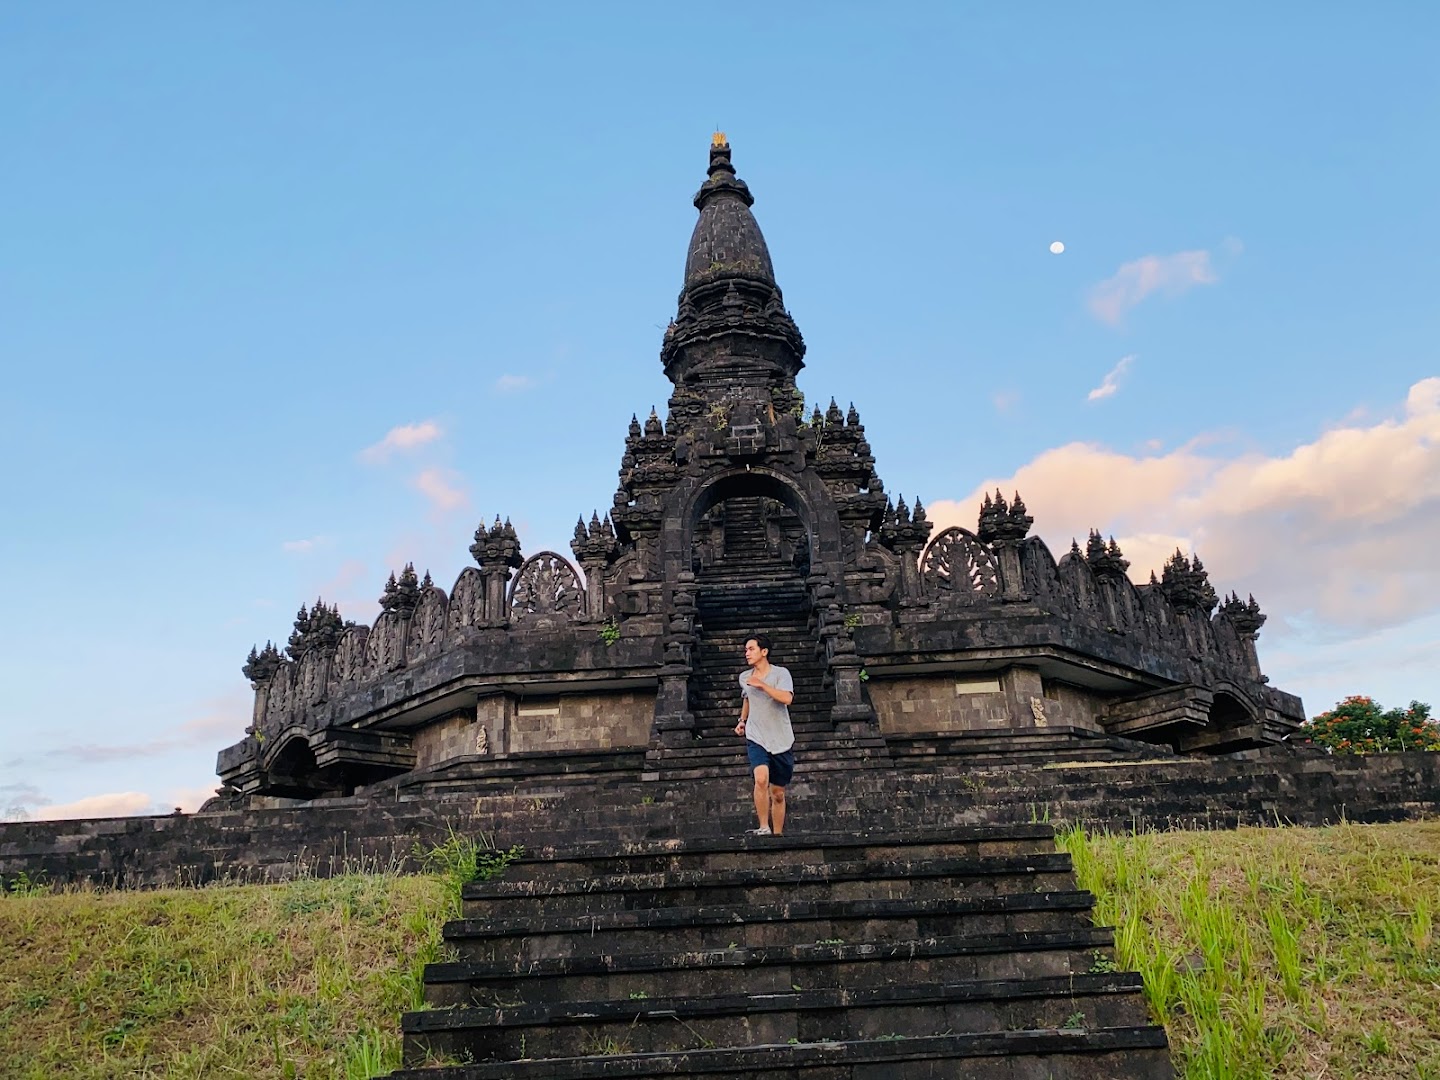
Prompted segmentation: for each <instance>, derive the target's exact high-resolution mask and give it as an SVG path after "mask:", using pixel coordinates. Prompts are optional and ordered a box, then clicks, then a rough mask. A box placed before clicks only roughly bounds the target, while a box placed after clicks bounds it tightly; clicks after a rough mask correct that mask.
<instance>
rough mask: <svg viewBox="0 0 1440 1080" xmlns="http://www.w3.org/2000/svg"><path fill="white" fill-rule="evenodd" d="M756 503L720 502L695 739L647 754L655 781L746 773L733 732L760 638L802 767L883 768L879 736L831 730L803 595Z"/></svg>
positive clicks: (693, 700) (693, 695) (705, 600)
mask: <svg viewBox="0 0 1440 1080" xmlns="http://www.w3.org/2000/svg"><path fill="white" fill-rule="evenodd" d="M761 503H762V500H760V499H732V500H730V501H729V502H727V503H726V504H725V544H724V551H723V553H722V554H721V555H720V556H719V557H718V558H717V559H716V560H715V561H714V562H713V563H712V564H711V565H710V566H708V567H706V568H705V569H704V570H703V571H702V572H701V574H700V575H699V577H698V582H697V584H698V595H697V603H696V607H697V621H698V622H699V624H700V640H699V642H698V644H697V645H696V648H695V653H694V659H693V662H694V674H693V675H692V676H691V678H690V711H691V713H692V714H693V715H694V717H695V743H694V745H693V746H687V747H682V748H679V749H669V750H666V751H665V752H664V753H662V754H660V755H657V756H652V767H653V766H655V765H658V768H657V769H656V770H655V774H656V777H657V778H659V779H661V780H687V779H692V780H693V779H703V778H708V777H716V776H726V775H748V773H749V767H748V765H747V764H746V760H745V745H744V741H743V740H742V739H740V738H739V737H738V736H736V734H735V722H736V720H737V719H738V718H739V716H740V684H739V674H740V672H741V671H743V670H744V668H745V657H744V649H745V641H746V639H748V638H750V637H752V636H753V635H755V634H757V633H763V634H767V635H768V636H769V637H770V638H771V640H772V641H773V643H774V646H773V648H772V649H771V651H770V660H771V662H772V663H775V664H779V665H780V666H781V667H784V668H787V669H788V670H789V671H790V675H791V677H792V678H793V679H794V683H795V701H794V703H793V704H792V705H791V707H790V720H791V724H792V726H793V727H794V729H795V750H796V758H797V760H803V762H804V767H805V768H806V769H814V770H820V771H827V770H835V769H842V770H843V769H854V768H868V767H886V766H888V764H889V761H888V758H887V755H886V752H885V744H884V741H883V740H882V739H880V738H878V737H873V738H868V739H866V738H855V737H850V736H845V735H840V734H837V733H836V732H835V730H834V728H833V726H832V724H831V721H830V710H831V708H832V707H833V706H834V703H835V695H834V693H833V691H832V690H831V688H830V686H829V685H828V679H827V676H826V672H825V661H824V656H823V652H822V650H821V648H820V645H819V640H818V638H817V636H816V633H815V630H814V628H813V627H812V625H811V601H810V595H809V592H808V590H807V588H806V585H805V581H804V579H803V577H802V576H801V574H800V572H799V571H798V570H797V569H796V567H795V566H794V564H793V562H788V561H786V560H785V559H784V558H782V557H781V556H780V555H778V554H777V553H776V552H774V551H772V550H771V544H770V540H769V538H768V537H767V533H766V524H765V520H764V517H763V514H762V509H761Z"/></svg>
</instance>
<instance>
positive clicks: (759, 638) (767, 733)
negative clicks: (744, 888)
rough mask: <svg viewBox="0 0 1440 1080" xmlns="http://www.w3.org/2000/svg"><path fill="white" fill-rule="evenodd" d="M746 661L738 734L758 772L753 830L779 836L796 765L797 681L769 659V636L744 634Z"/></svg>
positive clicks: (764, 834) (742, 673) (736, 732)
mask: <svg viewBox="0 0 1440 1080" xmlns="http://www.w3.org/2000/svg"><path fill="white" fill-rule="evenodd" d="M745 663H747V664H749V665H750V666H749V667H748V668H747V669H746V670H744V671H742V672H741V673H740V695H741V698H742V701H741V705H740V722H739V723H738V724H736V725H735V734H736V735H739V736H741V737H742V738H743V739H744V740H745V750H746V753H747V754H749V757H750V768H751V770H752V771H753V772H754V774H755V813H756V815H757V816H758V817H759V819H760V827H759V828H758V829H751V830H750V832H751V834H752V835H755V836H771V835H774V836H779V835H780V834H781V833H783V832H784V831H785V786H786V785H787V784H789V783H790V776H791V774H793V773H794V771H795V751H794V749H793V748H794V746H795V732H794V729H792V728H791V727H790V703H791V702H792V701H794V700H795V683H794V681H793V680H792V679H791V678H790V672H789V671H787V670H786V669H785V668H783V667H779V666H777V665H775V664H772V663H770V639H769V638H768V637H766V636H765V635H764V634H756V635H754V636H753V637H751V638H749V639H747V640H746V642H745Z"/></svg>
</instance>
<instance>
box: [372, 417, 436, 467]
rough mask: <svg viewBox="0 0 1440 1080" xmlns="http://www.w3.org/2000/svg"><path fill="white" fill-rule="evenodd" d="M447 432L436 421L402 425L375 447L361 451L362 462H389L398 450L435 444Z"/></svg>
mask: <svg viewBox="0 0 1440 1080" xmlns="http://www.w3.org/2000/svg"><path fill="white" fill-rule="evenodd" d="M444 434H445V431H444V429H443V428H441V426H440V425H439V424H438V423H436V422H435V421H434V420H421V421H420V422H419V423H418V424H401V425H400V426H399V427H393V428H391V429H390V430H389V431H387V432H386V433H385V437H384V438H383V439H381V440H380V441H379V442H378V443H376V444H375V445H373V446H367V447H366V448H365V449H364V450H361V451H360V460H361V461H364V462H368V463H370V464H378V463H380V462H382V461H385V460H387V459H388V458H389V457H390V455H391V454H393V453H395V452H396V451H397V450H413V449H414V448H415V447H417V446H424V445H425V444H426V443H430V442H434V441H435V440H436V439H438V438H440V437H441V436H442V435H444Z"/></svg>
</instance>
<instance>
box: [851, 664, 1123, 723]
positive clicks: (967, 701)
mask: <svg viewBox="0 0 1440 1080" xmlns="http://www.w3.org/2000/svg"><path fill="white" fill-rule="evenodd" d="M869 691H870V701H871V703H872V704H873V705H874V707H875V714H876V717H877V718H878V719H879V722H880V731H881V733H882V734H884V735H898V736H905V735H924V734H937V733H945V732H954V731H997V730H1006V731H1009V730H1014V729H1025V728H1044V727H1049V726H1053V725H1064V726H1069V727H1084V728H1091V729H1093V730H1096V731H1098V730H1100V729H1099V727H1098V725H1097V724H1096V723H1095V721H1094V719H1093V717H1094V711H1095V709H1096V708H1097V705H1096V699H1095V697H1094V695H1092V694H1091V693H1090V692H1088V691H1086V690H1083V689H1081V688H1079V687H1074V686H1070V685H1068V684H1065V683H1053V682H1049V681H1046V680H1042V679H1041V677H1040V673H1039V672H1038V671H1036V670H1034V669H1033V668H1027V667H1010V668H1006V669H1004V670H1003V671H993V672H963V673H961V672H955V673H947V674H943V675H909V676H906V677H904V678H898V679H883V680H882V679H874V680H871V682H870V684H869Z"/></svg>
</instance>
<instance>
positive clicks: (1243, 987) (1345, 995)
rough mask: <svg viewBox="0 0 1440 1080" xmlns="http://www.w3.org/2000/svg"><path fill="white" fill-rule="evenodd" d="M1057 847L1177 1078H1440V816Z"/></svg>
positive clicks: (1066, 839) (1083, 840)
mask: <svg viewBox="0 0 1440 1080" xmlns="http://www.w3.org/2000/svg"><path fill="white" fill-rule="evenodd" d="M1061 845H1062V847H1064V848H1066V849H1067V850H1069V851H1070V853H1071V855H1072V856H1073V857H1074V859H1075V867H1076V871H1077V872H1078V874H1079V876H1080V881H1081V884H1082V886H1083V887H1085V888H1088V889H1091V890H1093V891H1094V892H1095V893H1096V894H1097V895H1098V896H1099V898H1100V902H1099V906H1098V910H1097V918H1098V920H1099V921H1101V922H1104V923H1108V924H1110V925H1113V926H1115V927H1116V939H1117V945H1118V952H1117V957H1118V959H1119V961H1120V964H1121V966H1122V967H1126V968H1136V969H1139V970H1140V971H1142V972H1143V973H1144V975H1145V983H1146V992H1147V994H1148V996H1149V998H1150V1003H1151V1006H1152V1008H1153V1009H1154V1010H1155V1012H1156V1013H1157V1014H1158V1016H1159V1018H1160V1019H1161V1020H1162V1021H1164V1023H1165V1024H1166V1026H1167V1028H1168V1029H1169V1031H1170V1039H1171V1045H1172V1047H1173V1048H1174V1051H1175V1057H1176V1064H1177V1066H1178V1067H1179V1070H1180V1072H1181V1074H1182V1075H1183V1076H1185V1077H1189V1078H1198V1077H1206V1078H1209V1077H1214V1078H1217V1080H1218V1078H1228V1077H1236V1078H1247V1080H1248V1078H1252V1077H1253V1078H1256V1080H1260V1078H1264V1077H1272V1076H1273V1077H1294V1078H1297V1080H1298V1078H1301V1077H1304V1078H1307V1080H1309V1078H1322V1077H1324V1078H1330V1077H1335V1078H1343V1077H1407V1078H1411V1080H1440V937H1437V935H1436V934H1435V928H1434V924H1433V920H1434V917H1435V915H1436V913H1437V910H1440V823H1437V822H1423V823H1414V824H1406V825H1381V826H1361V825H1344V826H1339V827H1336V828H1330V829H1242V830H1239V831H1238V832H1210V833H1164V834H1158V835H1156V834H1151V835H1144V836H1125V837H1086V836H1085V835H1084V834H1083V833H1078V832H1072V833H1067V834H1064V835H1062V837H1061Z"/></svg>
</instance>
